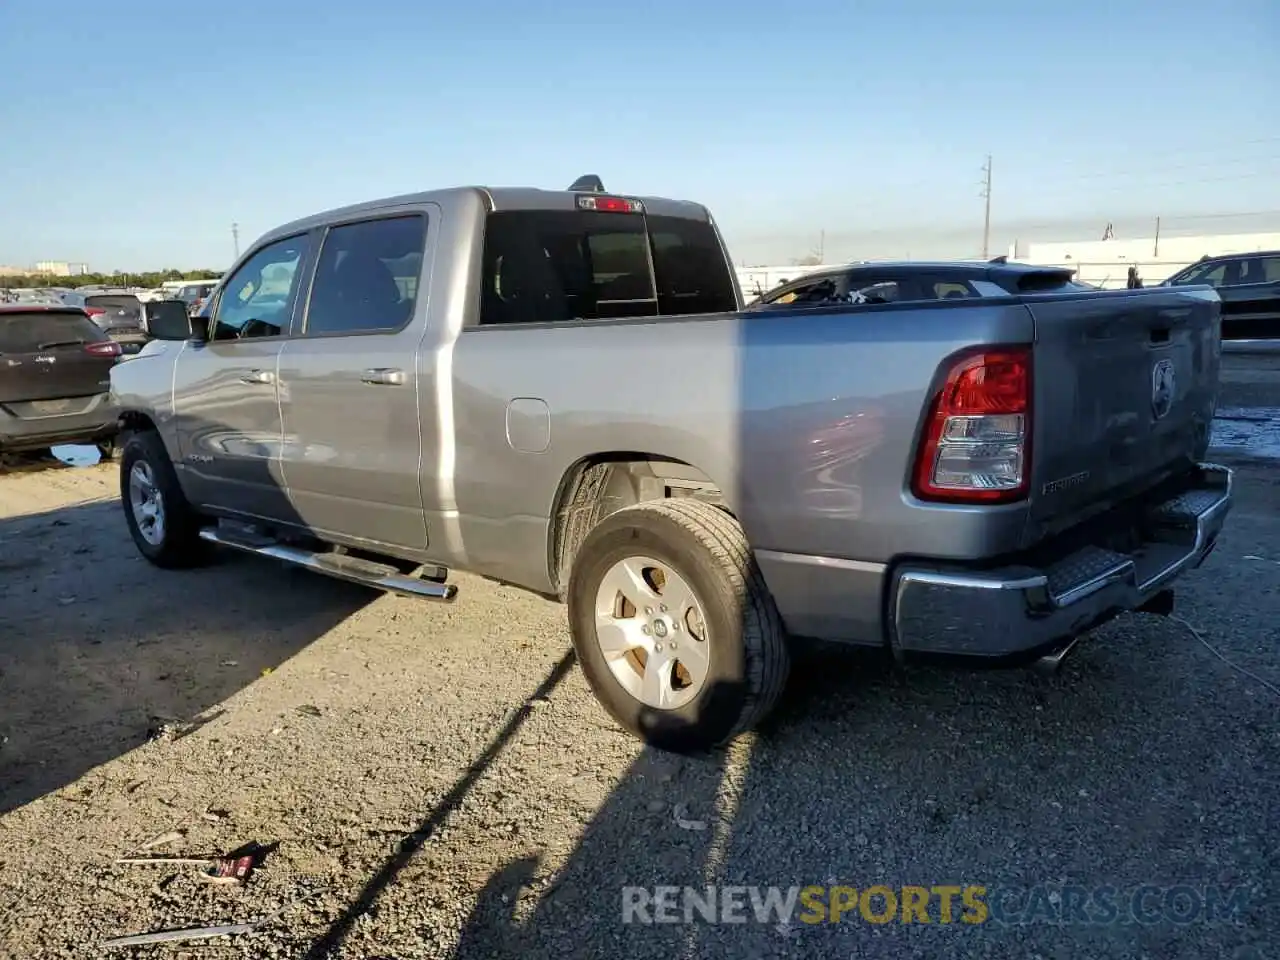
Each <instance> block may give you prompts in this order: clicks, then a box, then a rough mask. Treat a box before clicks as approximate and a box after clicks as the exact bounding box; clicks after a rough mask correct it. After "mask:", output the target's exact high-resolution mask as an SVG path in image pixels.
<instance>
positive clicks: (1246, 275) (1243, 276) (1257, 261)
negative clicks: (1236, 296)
mask: <svg viewBox="0 0 1280 960" xmlns="http://www.w3.org/2000/svg"><path fill="white" fill-rule="evenodd" d="M1264 269H1265V268H1264V266H1263V261H1262V258H1261V257H1249V258H1248V259H1247V260H1241V261H1240V275H1239V278H1238V279H1237V280H1236V283H1266V280H1267V278H1266V274H1265V273H1264Z"/></svg>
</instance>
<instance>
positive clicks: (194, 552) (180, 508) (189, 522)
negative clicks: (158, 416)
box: [120, 430, 212, 570]
mask: <svg viewBox="0 0 1280 960" xmlns="http://www.w3.org/2000/svg"><path fill="white" fill-rule="evenodd" d="M140 463H144V464H146V466H147V467H149V468H150V471H151V476H152V479H153V482H154V486H155V490H156V493H157V494H158V496H159V500H160V503H161V505H162V506H163V517H164V524H163V527H162V532H161V535H160V537H159V540H158V542H156V543H152V542H151V541H150V540H148V539H147V537H146V536H144V535H143V532H142V530H141V529H140V528H139V526H138V518H137V517H136V516H135V515H134V510H133V505H132V502H131V500H130V476H131V475H132V473H133V469H134V467H135V466H136V465H137V464H140ZM120 502H121V505H122V506H123V508H124V518H125V523H126V524H128V526H129V535H130V536H132V537H133V542H134V544H135V545H136V546H137V548H138V552H139V553H141V554H142V555H143V556H144V557H146V558H147V559H148V560H150V561H151V562H152V563H153V564H155V565H156V566H157V567H163V568H164V569H167V570H175V569H182V568H185V567H195V566H199V565H200V564H201V563H204V562H205V561H206V560H208V558H209V555H210V553H211V552H212V549H211V546H210V544H209V543H208V542H206V541H204V540H201V539H200V526H201V522H202V521H201V517H200V515H199V514H198V513H196V511H195V510H193V509H192V507H191V504H190V503H188V502H187V498H186V496H185V495H184V494H183V492H182V488H181V487H180V486H179V485H178V476H177V474H176V473H175V472H174V469H173V464H172V463H171V462H170V461H169V453H168V451H167V450H166V449H165V446H164V441H163V440H161V439H160V436H159V434H157V433H156V432H155V431H153V430H145V431H143V432H141V433H135V434H133V435H132V436H130V437H129V439H128V440H127V441H126V442H125V445H124V450H123V451H122V452H121V454H120Z"/></svg>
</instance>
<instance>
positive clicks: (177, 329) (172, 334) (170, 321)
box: [142, 300, 206, 340]
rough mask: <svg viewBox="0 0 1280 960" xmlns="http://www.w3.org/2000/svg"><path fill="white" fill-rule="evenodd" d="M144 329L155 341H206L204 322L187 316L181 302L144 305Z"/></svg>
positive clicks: (168, 301) (166, 301)
mask: <svg viewBox="0 0 1280 960" xmlns="http://www.w3.org/2000/svg"><path fill="white" fill-rule="evenodd" d="M142 322H143V327H144V328H145V330H146V332H147V334H148V336H150V337H151V338H152V339H154V340H204V339H205V335H206V334H205V332H206V327H205V324H204V322H203V321H202V320H200V319H199V318H197V317H191V316H188V315H187V305H186V304H185V303H183V302H182V301H181V300H157V301H154V302H152V303H147V304H143V316H142Z"/></svg>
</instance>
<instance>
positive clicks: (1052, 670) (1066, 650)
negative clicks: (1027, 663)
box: [1031, 636, 1080, 677]
mask: <svg viewBox="0 0 1280 960" xmlns="http://www.w3.org/2000/svg"><path fill="white" fill-rule="evenodd" d="M1079 643H1080V637H1079V636H1076V637H1072V638H1071V639H1070V640H1068V641H1067V643H1066V645H1065V646H1062V647H1059V648H1058V649H1057V650H1055V651H1054V652H1053V653H1046V654H1045V655H1044V656H1043V657H1041V658H1040V659H1039V660H1036V661H1035V663H1033V664H1032V665H1031V669H1033V670H1034V671H1035V672H1036V673H1038V674H1040V675H1041V676H1045V677H1052V676H1056V675H1057V673H1058V671H1060V670H1061V669H1062V664H1063V661H1065V660H1066V659H1067V657H1068V656H1070V655H1071V653H1072V651H1074V650H1075V648H1076V645H1077V644H1079Z"/></svg>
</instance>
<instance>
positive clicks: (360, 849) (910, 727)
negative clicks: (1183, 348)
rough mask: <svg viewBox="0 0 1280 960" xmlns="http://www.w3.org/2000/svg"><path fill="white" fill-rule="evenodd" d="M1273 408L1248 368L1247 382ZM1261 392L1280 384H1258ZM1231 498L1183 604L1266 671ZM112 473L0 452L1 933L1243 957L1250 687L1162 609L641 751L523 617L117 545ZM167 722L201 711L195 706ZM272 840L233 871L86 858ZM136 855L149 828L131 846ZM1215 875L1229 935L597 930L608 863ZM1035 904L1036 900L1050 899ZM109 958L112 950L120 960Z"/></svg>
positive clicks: (534, 617)
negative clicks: (1228, 892) (1036, 654)
mask: <svg viewBox="0 0 1280 960" xmlns="http://www.w3.org/2000/svg"><path fill="white" fill-rule="evenodd" d="M1268 394H1270V391H1268ZM1272 404H1273V405H1277V402H1276V401H1275V400H1272ZM1236 465H1237V466H1239V468H1240V480H1241V492H1240V498H1239V502H1238V505H1237V507H1236V511H1235V514H1234V515H1233V519H1232V521H1231V523H1230V525H1229V528H1228V532H1227V534H1226V535H1225V536H1224V540H1223V542H1222V543H1221V544H1220V546H1219V548H1218V550H1217V551H1216V553H1215V554H1214V555H1213V556H1212V557H1211V558H1210V560H1209V562H1208V563H1207V564H1206V565H1205V566H1204V567H1203V568H1202V569H1201V570H1199V571H1196V572H1195V573H1194V574H1192V575H1190V576H1188V577H1187V578H1186V580H1185V584H1184V586H1183V588H1182V589H1181V590H1180V593H1179V604H1180V606H1179V610H1178V613H1179V615H1180V616H1182V617H1185V618H1186V620H1187V621H1188V622H1189V623H1191V624H1194V625H1195V626H1196V627H1197V628H1198V629H1199V630H1200V631H1201V633H1202V635H1203V636H1204V637H1205V639H1207V640H1209V641H1210V642H1211V643H1212V644H1213V645H1214V646H1215V647H1216V648H1217V649H1218V650H1219V651H1220V652H1221V653H1222V654H1223V655H1224V656H1226V657H1227V658H1229V659H1230V660H1231V661H1233V662H1234V663H1237V664H1239V665H1240V666H1242V667H1244V668H1246V669H1248V670H1250V671H1252V672H1254V673H1255V674H1257V676H1258V677H1261V678H1264V679H1265V680H1267V681H1269V682H1270V683H1272V684H1280V657H1278V656H1277V652H1276V644H1277V640H1278V639H1280V626H1277V625H1278V624H1280V515H1278V514H1277V509H1276V508H1277V505H1278V504H1280V471H1277V469H1276V466H1275V463H1274V462H1269V461H1265V460H1256V459H1239V460H1237V461H1236ZM114 487H115V475H114V470H113V469H112V468H110V467H90V468H75V469H73V468H61V467H57V466H49V465H45V466H43V467H32V468H30V469H26V470H21V471H9V472H8V473H7V474H5V475H0V578H2V579H0V737H3V741H2V742H0V840H2V846H0V955H3V956H5V957H15V958H18V957H21V958H32V957H64V956H65V957H82V956H100V955H102V954H103V951H102V950H100V949H99V948H98V947H97V944H98V943H99V942H100V941H101V940H102V939H104V938H107V937H113V936H120V935H124V934H130V933H138V932H145V931H149V930H156V929H164V928H172V927H182V926H199V925H209V924H219V923H237V922H243V921H246V920H250V919H255V918H258V917H262V916H268V915H272V914H275V916H274V917H272V918H271V919H269V920H268V922H267V923H266V924H265V925H264V926H263V927H262V928H261V930H260V931H259V932H257V933H253V934H249V935H243V936H238V937H235V938H230V939H222V940H213V941H208V942H207V945H201V946H186V947H183V946H171V945H160V946H153V947H144V948H128V949H123V950H119V951H116V952H114V953H113V954H112V955H115V956H132V955H136V956H152V955H154V956H164V957H179V956H190V957H222V956H227V957H231V956H236V957H240V956H243V957H299V958H308V960H311V958H319V957H322V956H334V957H351V958H355V957H360V958H375V957H378V958H392V957H394V958H401V960H408V958H418V957H455V958H465V960H471V958H490V957H494V958H507V957H510V958H512V960H514V958H517V957H522V958H523V957H564V956H571V957H579V956H581V957H615V956H616V957H624V956H625V957H629V958H637V960H639V958H647V957H663V958H670V957H696V958H720V957H724V958H730V957H747V956H752V957H772V956H797V957H847V956H852V955H857V956H893V957H937V956H943V955H950V954H956V955H961V954H963V955H967V956H990V957H1004V956H1019V957H1041V958H1059V957H1063V958H1065V957H1084V956H1087V957H1091V958H1104V957H1139V956H1142V957H1152V958H1156V957H1159V958H1165V957H1186V958H1196V960H1202V958H1209V957H1223V958H1234V960H1246V958H1262V957H1265V956H1275V955H1276V954H1275V952H1274V951H1275V950H1276V949H1277V948H1278V947H1280V938H1278V937H1277V931H1280V911H1278V910H1277V907H1276V902H1275V900H1274V892H1273V891H1272V890H1271V889H1268V888H1267V887H1266V886H1264V881H1270V882H1273V881H1274V878H1275V876H1276V872H1277V863H1278V862H1280V847H1278V846H1277V841H1276V835H1275V828H1276V825H1277V824H1278V823H1280V776H1277V770H1278V761H1277V757H1278V756H1280V750H1278V749H1277V748H1278V747H1280V736H1278V734H1277V725H1276V722H1275V718H1276V709H1277V705H1278V704H1280V700H1278V698H1277V695H1276V693H1275V692H1273V691H1271V690H1269V689H1267V687H1265V686H1264V685H1263V684H1261V683H1259V682H1258V681H1257V680H1255V679H1251V678H1249V677H1247V676H1244V675H1242V674H1241V673H1239V672H1237V671H1236V670H1234V669H1232V668H1231V667H1230V666H1228V665H1227V664H1225V663H1224V662H1223V661H1222V660H1220V659H1219V658H1218V657H1217V656H1215V654H1214V653H1213V652H1211V650H1210V649H1208V648H1207V647H1205V646H1203V645H1202V644H1201V643H1200V642H1199V641H1198V640H1197V639H1196V638H1195V637H1194V636H1193V635H1192V633H1191V631H1190V630H1188V629H1187V628H1186V627H1185V626H1184V625H1182V624H1180V623H1178V622H1175V621H1170V620H1165V619H1160V618H1156V617H1150V616H1133V617H1127V618H1124V619H1122V620H1120V621H1117V622H1115V623H1113V624H1112V625H1110V626H1108V627H1107V628H1105V629H1104V630H1102V631H1100V632H1099V633H1098V634H1097V635H1096V636H1095V637H1094V638H1093V639H1092V640H1091V641H1090V642H1089V643H1088V644H1087V645H1085V647H1084V648H1083V649H1082V650H1081V652H1080V653H1079V654H1078V655H1077V656H1076V657H1075V658H1074V659H1073V660H1071V661H1069V662H1068V665H1067V667H1066V669H1065V670H1064V672H1063V674H1062V675H1061V676H1059V677H1056V678H1052V679H1045V678H1040V677H1036V676H1033V675H1030V674H1028V673H1024V672H990V673H973V672H957V671H954V670H943V669H936V670H935V669H921V670H919V671H915V672H912V673H910V674H909V675H908V676H907V678H906V680H905V682H903V681H901V680H898V679H896V678H895V677H894V675H893V674H892V673H891V672H890V671H889V670H888V669H886V667H885V666H884V665H883V664H882V663H881V662H880V661H879V660H877V659H874V658H872V657H869V656H866V655H858V654H854V653H851V652H847V651H841V650H822V651H815V652H811V653H809V654H808V655H807V656H806V657H805V658H804V659H803V660H802V661H801V662H800V663H799V664H798V665H797V667H796V669H795V672H794V680H793V682H792V684H791V688H790V690H789V692H788V694H787V697H786V700H785V702H784V703H783V705H782V708H781V709H780V710H779V712H778V714H777V715H776V717H775V718H774V719H773V720H772V721H771V722H770V723H769V724H768V725H767V727H766V728H765V729H764V730H762V731H760V732H759V734H758V735H754V736H751V737H747V738H744V739H743V740H741V741H739V742H738V743H736V744H735V745H734V746H733V747H732V748H731V749H730V750H728V751H726V752H724V753H723V754H720V755H717V756H714V757H709V758H703V759H680V758H674V757H670V756H667V755H662V754H657V753H654V752H651V751H648V750H644V749H642V748H640V747H639V746H638V745H637V744H636V743H635V742H633V741H632V740H631V739H629V738H628V737H626V736H624V735H622V734H621V733H619V732H618V731H617V730H616V729H615V728H614V727H613V725H612V724H611V722H610V721H609V720H608V719H607V718H606V716H605V715H604V713H603V712H602V711H601V710H600V709H599V708H598V707H597V706H596V705H595V703H594V701H593V700H592V698H591V697H590V695H589V694H588V692H587V690H586V687H585V685H584V683H583V681H582V679H581V676H580V674H579V673H578V672H577V670H576V668H574V667H572V665H571V662H570V661H569V659H568V658H567V656H566V652H567V649H568V641H567V635H566V632H565V627H564V622H563V611H562V610H561V608H559V607H558V606H556V605H554V604H552V603H550V602H547V601H544V600H541V599H538V598H533V597H530V596H528V595H525V594H523V593H521V592H519V591H517V590H515V589H511V588H505V587H500V586H495V585H493V584H490V583H487V582H485V581H482V580H478V579H475V578H468V577H462V578H460V579H459V581H458V582H459V584H460V587H461V596H460V599H459V601H458V602H457V603H456V604H455V605H453V606H432V605H427V604H423V603H420V602H416V601H412V600H404V599H397V598H393V597H385V596H378V595H371V594H369V593H368V592H366V591H364V590H363V589H360V588H357V587H353V586H348V585H345V584H342V583H338V582H336V581H330V580H328V579H324V578H320V577H316V576H314V575H309V574H306V573H303V572H300V571H295V570H291V569H288V568H284V567H282V566H278V565H275V564H272V563H267V562H262V561H258V560H256V559H253V558H248V557H239V556H227V557H225V558H223V559H222V560H221V561H220V562H219V563H217V564H216V565H214V566H212V567H209V568H207V569H205V570H201V571H197V572H190V573H164V572H160V571H157V570H154V569H152V568H150V567H149V566H148V565H147V564H146V563H145V562H143V561H142V560H140V559H138V558H137V556H136V554H135V551H134V549H133V546H132V544H131V543H130V542H129V539H128V536H127V534H126V532H125V529H124V524H123V521H122V519H121V517H120V515H119V506H118V504H117V503H115V502H114V500H113V492H114ZM191 721H201V722H199V723H197V724H195V725H194V728H193V726H192V724H191ZM174 830H180V831H184V832H185V836H184V837H183V838H182V839H181V840H178V841H176V842H173V843H170V844H169V845H168V846H166V847H164V848H163V849H164V851H165V852H172V853H174V854H182V853H186V854H194V855H201V854H205V853H208V852H212V851H227V850H230V849H233V848H235V847H237V846H240V845H243V844H246V843H250V842H257V843H260V844H264V845H275V846H274V849H273V850H272V852H270V853H269V854H268V855H267V856H266V858H265V861H264V864H263V866H262V868H261V869H260V871H259V872H258V873H257V874H255V875H254V877H253V878H252V879H251V881H250V883H249V884H248V885H247V886H245V887H243V888H228V887H223V886H216V885H212V884H209V883H207V882H205V881H203V880H201V879H200V878H199V876H198V869H197V868H194V867H183V866H170V867H161V866H125V865H117V864H114V863H113V862H112V861H113V860H114V859H115V858H117V857H121V856H126V855H128V854H129V853H130V852H132V851H135V850H136V849H137V848H138V847H139V846H140V845H142V844H143V843H145V842H146V841H148V840H149V839H151V838H153V837H155V836H157V835H159V834H163V833H166V832H169V831H174ZM150 852H153V853H155V852H160V850H153V851H150ZM705 883H721V884H765V885H771V884H777V885H781V886H790V885H793V884H799V885H805V884H833V883H847V884H850V885H853V886H856V887H865V886H868V885H870V884H873V883H885V884H888V885H889V886H891V887H899V886H901V885H903V884H922V885H926V886H929V885H934V884H942V883H956V884H966V883H981V884H985V885H988V886H990V887H997V886H1005V885H1017V886H1019V887H1022V888H1029V887H1033V886H1036V885H1039V884H1043V885H1047V887H1048V888H1049V889H1050V890H1057V889H1059V888H1060V886H1061V885H1063V884H1081V885H1084V886H1086V887H1094V886H1097V885H1111V886H1115V887H1119V888H1128V887H1131V886H1136V885H1138V884H1153V885H1158V886H1162V887H1169V886H1171V885H1175V884H1192V885H1205V884H1208V885H1221V886H1224V887H1235V886H1238V887H1241V888H1243V889H1244V890H1245V891H1246V893H1247V902H1246V903H1245V904H1244V906H1243V908H1242V909H1241V911H1240V912H1239V913H1238V914H1237V916H1236V919H1235V922H1234V923H1206V922H1199V921H1196V922H1191V923H1182V924H1179V923H1173V922H1168V921H1159V922H1153V923H1150V924H1139V925H1134V924H1121V923H1116V924H1104V925H1099V924H1093V925H1070V924H1068V925H1061V924H1053V923H1049V922H1045V923H1040V924H1035V925H1029V926H1019V925H1012V924H1002V923H994V922H992V923H987V924H984V925H981V926H976V927H968V926H964V925H961V924H954V925H950V926H946V925H939V924H933V925H929V926H922V925H918V924H917V925H910V926H904V925H900V924H893V925H889V926H879V927H877V926H872V925H869V924H868V923H866V922H863V921H862V920H859V919H853V918H849V919H846V921H845V922H843V923H841V924H840V925H838V926H824V927H812V928H810V927H803V926H800V925H797V926H790V925H787V926H781V927H779V926H775V925H772V924H757V923H747V924H730V925H719V926H710V925H706V924H701V923H695V924H693V925H688V926H687V925H684V924H677V925H672V926H639V925H624V924H622V923H621V887H622V886H623V885H624V884H645V885H649V884H676V885H694V886H700V885H702V884H705ZM1055 902H1056V901H1055ZM131 950H132V952H131Z"/></svg>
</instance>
